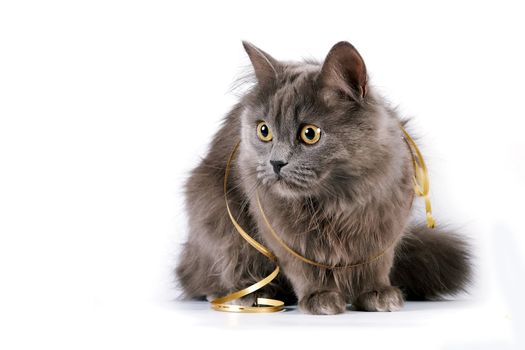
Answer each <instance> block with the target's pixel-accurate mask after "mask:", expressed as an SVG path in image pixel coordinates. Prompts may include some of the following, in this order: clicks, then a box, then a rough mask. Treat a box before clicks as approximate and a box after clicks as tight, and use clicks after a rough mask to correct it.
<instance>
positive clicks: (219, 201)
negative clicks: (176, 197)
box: [185, 104, 242, 236]
mask: <svg viewBox="0 0 525 350" xmlns="http://www.w3.org/2000/svg"><path fill="white" fill-rule="evenodd" d="M241 113H242V105H240V104H238V105H236V106H235V107H234V108H233V109H232V110H231V111H230V113H228V115H227V116H226V118H225V119H224V120H223V123H222V125H221V126H220V128H219V129H218V131H217V132H216V133H215V135H214V137H213V140H212V141H211V143H210V146H209V149H208V151H207V153H206V155H205V156H204V157H203V158H202V160H201V161H200V163H199V165H197V167H195V168H194V169H193V170H192V171H191V174H190V176H189V178H188V180H187V182H186V184H185V196H186V210H187V214H188V216H189V219H190V236H191V235H192V231H193V232H197V231H199V230H200V229H202V228H203V227H202V225H205V226H214V225H217V224H218V223H220V222H221V221H222V220H221V219H223V218H224V217H225V214H226V208H225V205H224V190H223V181H224V172H225V169H226V162H227V161H228V156H229V154H230V153H231V151H232V149H233V147H234V146H235V144H236V143H237V142H238V140H239V137H240V135H239V133H240V114H241ZM235 180H236V174H235V169H234V168H232V180H231V182H232V185H233V182H234V181H235ZM232 196H235V194H232Z"/></svg>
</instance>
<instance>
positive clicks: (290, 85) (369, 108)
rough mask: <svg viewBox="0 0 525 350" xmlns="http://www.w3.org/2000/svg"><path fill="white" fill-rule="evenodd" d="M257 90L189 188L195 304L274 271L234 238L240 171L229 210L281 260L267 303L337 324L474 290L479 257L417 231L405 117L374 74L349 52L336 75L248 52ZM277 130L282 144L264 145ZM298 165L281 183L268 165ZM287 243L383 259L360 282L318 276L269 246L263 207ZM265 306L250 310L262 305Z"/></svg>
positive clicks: (443, 237)
mask: <svg viewBox="0 0 525 350" xmlns="http://www.w3.org/2000/svg"><path fill="white" fill-rule="evenodd" d="M244 47H245V49H246V52H247V53H248V55H249V57H250V59H251V62H252V64H253V67H254V72H255V76H256V79H257V84H255V85H254V87H253V88H252V89H251V90H250V91H249V92H247V93H246V94H245V95H243V96H242V97H241V99H240V102H239V103H238V104H237V105H236V106H235V107H234V108H233V110H232V111H231V112H230V113H229V114H228V115H227V117H226V118H225V120H224V123H223V125H222V127H221V128H220V130H219V131H218V132H217V134H216V135H215V137H214V139H213V141H212V144H211V147H210V150H209V151H208V154H207V155H206V157H205V158H204V159H203V160H202V162H201V163H200V165H199V166H198V167H197V168H195V169H194V170H193V172H192V174H191V176H190V178H189V180H188V182H187V184H186V206H187V213H188V216H189V237H188V241H187V243H186V244H185V245H184V249H183V252H182V256H181V259H180V263H179V265H178V267H177V269H176V273H177V277H178V280H179V282H180V285H181V287H182V289H183V291H184V295H185V296H186V297H188V298H200V297H207V298H208V299H212V298H215V297H218V296H224V295H226V294H228V293H231V292H234V291H237V290H239V289H242V288H245V287H247V286H249V285H250V284H253V283H255V282H256V281H259V280H260V279H262V278H263V277H265V276H267V275H268V274H269V273H270V272H271V271H272V270H273V269H274V265H273V263H271V262H270V261H269V260H268V259H267V258H266V257H264V256H263V255H261V254H260V253H259V252H257V251H256V250H255V249H253V248H252V247H251V246H250V245H249V244H248V243H247V242H245V241H244V240H243V238H242V237H241V236H240V235H239V234H238V233H237V232H236V231H235V229H234V227H233V225H232V223H231V222H230V219H229V217H228V215H227V212H226V207H225V202H224V194H223V178H224V170H225V166H226V162H227V158H228V155H229V154H230V152H231V150H232V148H233V147H234V145H235V144H236V143H237V141H239V140H241V144H240V148H239V152H238V154H237V157H236V158H235V160H234V162H233V163H232V169H231V177H230V179H229V189H228V198H229V203H230V206H231V208H232V211H233V214H234V216H235V217H236V218H237V220H238V221H239V223H240V224H241V226H243V227H244V228H245V229H246V230H247V231H248V232H249V233H250V234H251V235H252V236H253V238H255V239H256V240H258V241H260V242H262V243H263V244H264V245H265V246H267V247H269V248H270V249H271V250H272V252H274V254H275V255H276V256H277V259H278V263H279V265H280V266H281V268H282V271H283V273H282V274H281V275H280V276H279V278H277V279H276V280H274V282H272V283H271V284H270V285H269V286H267V287H265V288H264V289H262V290H261V291H259V292H258V293H257V296H266V297H272V298H281V299H284V300H285V301H286V302H287V303H292V302H294V301H298V304H299V307H300V309H301V310H302V311H304V312H306V313H311V314H337V313H341V312H344V311H345V310H346V308H347V304H352V306H353V307H354V309H357V310H367V311H394V310H399V309H400V308H401V307H402V306H403V300H404V295H405V296H408V297H410V298H414V299H436V298H440V297H442V296H445V295H451V294H455V293H457V292H459V291H462V290H464V289H465V287H466V285H467V283H468V282H469V279H470V271H471V268H470V263H469V251H468V248H467V245H466V244H465V242H464V241H463V240H462V239H461V238H460V237H459V236H458V235H456V234H454V233H450V232H447V233H444V232H439V231H438V230H437V229H436V230H434V231H432V232H430V231H429V230H428V229H426V228H424V227H422V226H411V225H409V223H408V219H409V216H410V212H411V207H412V202H413V200H414V190H413V185H412V174H413V168H412V163H411V155H410V152H409V149H408V147H407V145H406V143H405V142H404V140H403V135H402V131H401V129H400V125H401V124H404V123H405V122H403V121H402V120H401V119H400V117H399V116H398V115H397V114H396V112H395V111H394V110H393V109H391V108H390V107H389V106H388V104H387V103H386V101H385V100H384V99H383V98H382V97H381V96H379V95H378V94H377V93H376V92H375V91H374V89H373V88H372V87H371V86H370V85H369V84H368V77H367V72H366V67H365V64H364V62H363V60H362V58H361V56H360V54H359V53H358V52H357V50H356V49H355V48H354V47H353V46H352V45H351V44H349V43H347V42H340V43H337V44H336V45H335V46H334V47H333V48H332V49H331V50H330V52H329V54H328V56H327V57H326V59H325V60H324V63H322V64H321V63H315V62H311V61H307V62H300V63H299V62H286V63H285V62H280V61H277V60H276V59H274V58H273V57H271V56H270V55H268V54H267V53H265V52H264V51H262V50H260V49H258V48H257V47H255V46H253V45H251V44H249V43H246V42H245V43H244ZM260 121H265V122H266V123H267V125H268V126H269V127H270V129H271V130H272V133H273V140H272V141H270V142H263V141H261V140H260V139H259V138H258V136H257V133H256V127H257V124H258V122H260ZM305 124H314V125H316V126H318V127H320V128H321V138H320V140H319V142H317V143H316V144H314V145H307V144H305V143H304V142H301V140H300V138H299V137H298V135H299V130H300V129H301V127H302V126H303V125H305ZM271 160H273V161H282V162H285V163H287V165H285V166H283V167H282V168H281V171H280V174H277V173H276V172H275V171H274V170H273V168H272V166H271V164H270V161H271ZM255 191H258V193H259V195H260V199H261V203H262V206H263V208H264V209H265V211H266V214H267V216H268V218H269V220H270V222H271V224H272V226H273V227H274V229H275V230H276V231H277V232H278V233H279V235H280V236H281V237H282V239H283V240H284V241H285V242H286V243H287V244H288V245H289V246H290V247H292V248H293V249H294V250H296V251H297V252H299V253H300V254H302V255H304V256H306V257H308V258H310V259H312V260H315V261H318V262H321V263H323V264H328V265H347V264H354V263H358V262H362V261H366V260H367V259H369V258H370V257H372V256H375V255H377V254H378V253H380V252H382V251H384V250H385V249H387V248H388V247H389V246H390V245H391V244H392V242H395V243H394V244H393V245H392V246H391V248H389V249H388V250H387V251H386V253H385V254H384V255H383V256H382V257H381V258H380V259H378V260H376V261H374V262H372V263H369V264H366V265H364V266H361V267H358V268H353V269H342V270H334V269H324V268H318V267H314V266H310V265H307V264H305V263H303V262H301V261H299V260H298V259H297V258H296V257H294V256H292V255H290V254H289V253H288V252H286V251H285V250H284V249H283V248H282V247H281V246H280V245H279V244H278V243H277V242H276V241H275V239H274V238H273V237H272V236H271V235H270V233H269V231H268V228H267V227H266V225H265V224H264V222H263V220H262V218H261V214H260V212H259V210H258V207H257V205H256V202H255V196H254V194H255ZM255 297H256V296H255V295H251V296H247V297H245V298H244V300H241V302H242V303H244V304H252V303H253V302H254V298H255Z"/></svg>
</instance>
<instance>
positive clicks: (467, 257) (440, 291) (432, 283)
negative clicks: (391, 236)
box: [390, 225, 472, 300]
mask: <svg viewBox="0 0 525 350" xmlns="http://www.w3.org/2000/svg"><path fill="white" fill-rule="evenodd" d="M471 275H472V266H471V253H470V248H469V245H468V244H467V242H466V241H465V239H464V238H462V237H460V236H459V235H457V234H455V233H453V232H449V231H447V230H440V229H439V228H435V229H429V228H427V227H426V226H423V225H417V226H414V227H411V228H410V229H409V232H408V234H406V235H405V236H404V237H403V239H402V241H401V243H400V244H398V246H397V247H396V256H395V260H394V266H393V268H392V270H391V272H390V280H391V282H392V285H394V286H398V287H400V288H401V290H403V292H404V293H405V295H406V297H407V299H408V300H436V299H441V298H443V297H445V296H448V295H455V294H458V293H460V292H463V291H466V288H467V286H468V285H469V283H470V281H471Z"/></svg>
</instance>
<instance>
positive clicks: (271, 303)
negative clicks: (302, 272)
mask: <svg viewBox="0 0 525 350" xmlns="http://www.w3.org/2000/svg"><path fill="white" fill-rule="evenodd" d="M239 144H240V141H239V142H237V144H236V145H235V147H234V148H233V150H232V151H231V153H230V157H229V158H228V162H227V163H226V170H225V171H224V200H225V201H226V211H227V212H228V216H229V217H230V220H231V222H232V224H233V226H234V227H235V229H236V230H237V232H238V233H239V234H240V235H241V236H242V238H244V239H245V240H246V242H248V243H249V244H250V245H251V246H252V247H254V248H255V249H257V251H259V252H260V253H261V254H263V255H264V256H266V257H267V258H268V259H270V260H271V261H272V262H274V263H275V264H276V265H277V262H276V258H275V255H273V253H272V252H271V251H270V250H268V248H266V247H265V246H263V245H262V244H261V243H259V242H257V241H256V240H255V239H253V238H252V237H251V236H250V235H249V234H248V233H247V232H246V231H245V230H244V229H243V228H242V227H241V225H239V223H238V222H237V220H235V218H234V217H233V214H232V212H231V210H230V205H229V204H228V177H229V176H230V166H231V162H232V159H233V157H234V156H235V152H236V151H237V148H238V147H239ZM279 271H280V269H279V266H276V267H275V270H273V272H272V273H271V274H269V275H268V276H266V277H265V278H263V279H262V280H260V281H259V282H257V283H254V284H252V285H251V286H249V287H248V288H244V289H242V290H240V291H238V292H235V293H231V294H228V295H226V296H224V297H221V298H217V299H214V300H212V301H211V307H212V308H213V309H214V310H217V311H230V312H277V311H281V310H282V309H283V308H284V303H283V302H282V301H280V300H275V299H267V298H257V300H256V304H257V306H243V305H232V304H227V303H228V302H230V301H234V300H236V299H239V298H242V297H243V296H246V295H248V294H251V293H253V292H255V291H257V290H259V289H261V288H262V287H264V286H265V285H267V284H268V283H270V282H271V281H273V280H274V279H275V277H277V275H278V274H279Z"/></svg>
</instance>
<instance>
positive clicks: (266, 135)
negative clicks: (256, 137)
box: [261, 124, 268, 137]
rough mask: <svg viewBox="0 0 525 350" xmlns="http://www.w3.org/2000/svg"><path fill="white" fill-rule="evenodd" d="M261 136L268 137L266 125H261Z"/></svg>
mask: <svg viewBox="0 0 525 350" xmlns="http://www.w3.org/2000/svg"><path fill="white" fill-rule="evenodd" d="M261 135H262V136H263V137H268V127H267V126H266V124H263V125H261Z"/></svg>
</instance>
